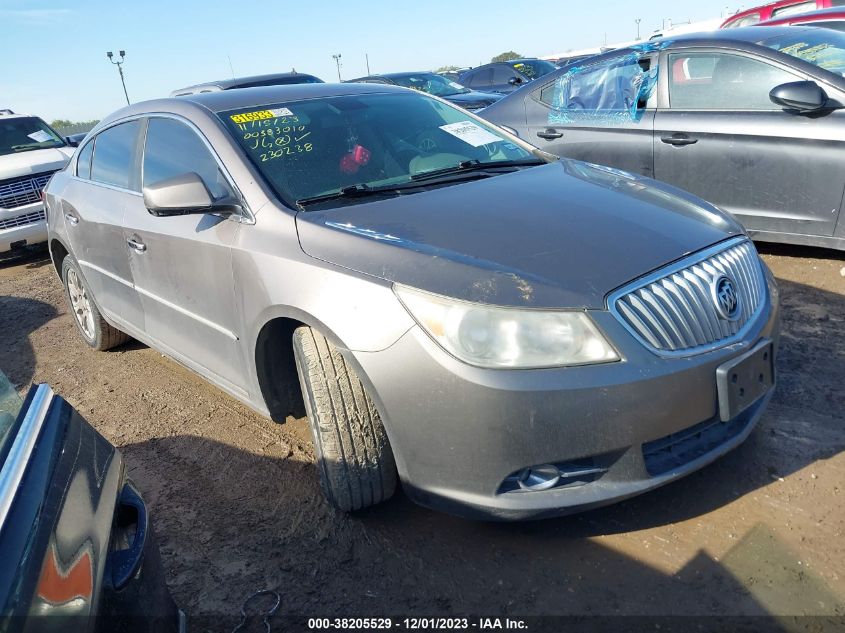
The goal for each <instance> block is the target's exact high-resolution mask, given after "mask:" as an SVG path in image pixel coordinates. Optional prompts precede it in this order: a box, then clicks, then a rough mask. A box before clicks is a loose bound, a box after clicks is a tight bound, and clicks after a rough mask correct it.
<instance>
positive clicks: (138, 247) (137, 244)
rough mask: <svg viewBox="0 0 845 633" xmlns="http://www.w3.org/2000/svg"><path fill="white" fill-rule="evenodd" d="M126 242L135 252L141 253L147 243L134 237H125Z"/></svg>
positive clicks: (145, 248)
mask: <svg viewBox="0 0 845 633" xmlns="http://www.w3.org/2000/svg"><path fill="white" fill-rule="evenodd" d="M126 243H127V244H129V248H131V249H132V250H133V251H135V252H136V253H143V252H145V251H146V250H147V245H146V244H144V243H143V242H141V241H138V240H136V239H135V238H134V237H127V238H126Z"/></svg>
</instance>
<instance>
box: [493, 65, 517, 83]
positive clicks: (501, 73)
mask: <svg viewBox="0 0 845 633" xmlns="http://www.w3.org/2000/svg"><path fill="white" fill-rule="evenodd" d="M513 77H518V73H517V72H516V71H514V69H513V68H511V67H510V66H496V67H495V68H493V85H494V86H501V85H503V84H506V83H508V81H509V80H510V79H512V78H513Z"/></svg>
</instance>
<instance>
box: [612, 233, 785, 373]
mask: <svg viewBox="0 0 845 633" xmlns="http://www.w3.org/2000/svg"><path fill="white" fill-rule="evenodd" d="M745 243H749V244H751V247H752V249H754V252H755V253H756V252H757V249H756V248H754V245H753V243H752V242H751V240H750V239H749V238H748V237H746V236H740V237H734V238H731V239H728V240H725V241H723V242H719V243H718V244H714V245H713V246H710V247H708V248H705V249H704V250H701V251H698V252H696V253H693V254H692V255H689V256H688V257H684V258H683V259H680V260H678V261H677V262H675V263H674V264H669V265H668V266H664V267H663V268H659V269H657V270H655V271H654V272H651V273H649V274H647V275H645V276H643V277H640V278H638V279H635V280H633V281H631V282H629V283H627V284H625V285H624V286H622V287H620V288H617V289H616V290H614V291H613V292H611V293H610V294H609V295H608V296H607V309H608V310H609V311H610V313H611V314H613V316H614V317H615V318H616V320H617V321H618V322H619V323H620V324H621V325H622V327H624V328H625V329H626V330H627V331H628V333H629V334H630V335H631V336H632V337H634V339H635V340H636V341H637V342H639V343H641V344H642V345H643V346H644V347H645V348H646V349H647V350H648V351H650V352H652V353H653V354H656V355H657V356H661V357H664V358H689V357H691V356H698V355H699V354H706V353H708V352H712V351H713V350H716V349H720V348H722V347H727V346H728V345H732V344H734V343H736V342H737V341H740V340H742V339H743V338H744V337H745V335H746V334H748V332H749V331H750V330H751V328H752V327H754V326H755V325H756V324H757V322H758V321H759V319H760V315H761V314H763V313H764V312H766V311H768V310H769V309H770V303H771V297H770V296H769V285H768V283H766V276H765V274H764V273H763V267H762V265H760V266H757V270H756V272H757V277H758V280H759V281H760V283H761V284H762V289H763V296H762V298H761V300H760V305H758V306H757V309H756V310H755V311H754V312H753V313H752V314H751V315H750V316H749V317H748V320H747V321H746V322H745V323H744V324H743V326H742V327H741V328H739V330H738V331H737V332H736V334H733V335H732V336H729V337H726V338H723V339H719V340H718V341H713V342H712V343H705V344H704V345H699V346H696V347H691V348H685V349H680V350H664V349H659V348H656V347H654V346H653V345H652V344H651V343H649V342H648V341H647V340H645V339H644V338H643V337H642V336H641V335H640V334H639V333H638V332H637V331H636V330H635V329H634V328H633V327H631V326H630V325H629V324H628V322H627V320H626V319H625V317H624V316H623V315H622V314H621V312H620V311H619V310H618V309H617V307H616V303H617V301H618V300H619V299H621V298H622V297H623V296H625V295H627V294H628V293H630V292H633V291H635V290H638V289H640V288H643V287H645V286H648V285H650V284H653V283H655V282H657V281H660V280H661V279H663V278H665V277H669V276H671V275H674V274H675V273H678V272H680V271H682V270H685V269H687V268H689V267H691V266H694V265H695V264H699V263H701V262H703V261H705V260H708V259H710V258H711V257H713V256H714V255H718V254H719V253H721V252H723V251H726V250H729V249H731V248H734V247H735V246H739V245H740V244H745Z"/></svg>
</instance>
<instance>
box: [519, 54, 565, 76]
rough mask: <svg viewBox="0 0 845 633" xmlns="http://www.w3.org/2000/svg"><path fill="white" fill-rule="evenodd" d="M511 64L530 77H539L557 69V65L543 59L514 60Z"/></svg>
mask: <svg viewBox="0 0 845 633" xmlns="http://www.w3.org/2000/svg"><path fill="white" fill-rule="evenodd" d="M511 66H513V67H514V68H515V69H516V70H518V71H519V72H520V73H522V74H523V75H525V76H526V77H528V78H529V79H537V77H542V76H543V75H547V74H548V73H550V72H554V71H555V70H557V66H555V65H554V64H553V63H551V62H547V61H545V60H543V59H521V60H519V61H518V62H513V63H512V64H511Z"/></svg>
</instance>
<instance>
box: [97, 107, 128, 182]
mask: <svg viewBox="0 0 845 633" xmlns="http://www.w3.org/2000/svg"><path fill="white" fill-rule="evenodd" d="M139 126H140V123H138V121H129V122H128V123H121V124H120V125H115V126H114V127H110V128H108V129H107V130H104V131H103V132H100V133H99V134H98V135H97V137H96V139H95V141H94V145H95V147H94V158H93V160H92V161H91V180H93V181H95V182H101V183H103V184H106V185H114V186H115V187H121V188H122V189H130V188H131V189H137V184H136V183H135V182H134V180H135V179H134V178H133V171H134V165H135V149H136V141H137V139H138V128H139Z"/></svg>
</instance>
